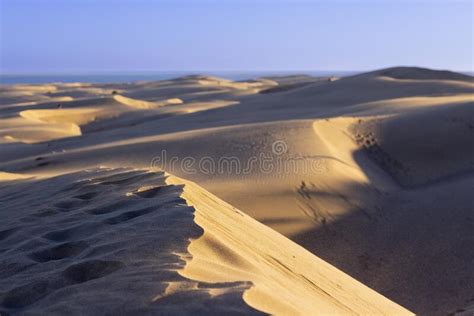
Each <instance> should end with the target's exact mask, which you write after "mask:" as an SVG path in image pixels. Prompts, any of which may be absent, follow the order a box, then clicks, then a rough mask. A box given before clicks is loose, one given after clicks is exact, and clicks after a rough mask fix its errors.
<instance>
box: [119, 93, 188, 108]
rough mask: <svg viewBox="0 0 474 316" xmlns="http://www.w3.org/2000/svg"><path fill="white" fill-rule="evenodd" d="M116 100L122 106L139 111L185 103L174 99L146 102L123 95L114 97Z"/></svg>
mask: <svg viewBox="0 0 474 316" xmlns="http://www.w3.org/2000/svg"><path fill="white" fill-rule="evenodd" d="M114 99H115V100H117V101H118V102H120V103H122V104H125V105H127V106H131V107H134V108H138V109H157V108H160V107H162V106H167V105H177V104H182V103H183V101H182V100H181V99H178V98H172V99H167V100H164V101H158V102H148V101H144V100H137V99H132V98H128V97H124V96H123V95H114Z"/></svg>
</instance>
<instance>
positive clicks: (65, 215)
mask: <svg viewBox="0 0 474 316" xmlns="http://www.w3.org/2000/svg"><path fill="white" fill-rule="evenodd" d="M473 92H474V83H473V80H472V77H469V76H464V75H461V74H456V73H452V72H439V71H433V70H428V69H422V68H406V67H399V68H391V69H384V70H379V71H375V72H370V73H365V74H361V75H356V76H352V77H346V78H312V77H308V76H288V77H275V78H264V79H257V80H253V81H248V82H233V81H229V80H224V79H219V78H214V77H204V76H188V77H183V78H177V79H174V80H165V81H157V82H137V83H126V84H123V83H120V84H118V83H117V84H116V83H110V84H85V83H77V84H48V85H16V86H2V87H1V91H0V104H1V106H0V137H1V140H0V151H1V153H2V154H1V155H0V171H1V173H0V195H1V197H0V201H1V203H2V209H3V213H4V214H3V213H2V218H4V219H5V220H3V221H2V222H1V223H0V267H1V269H0V273H2V277H1V278H0V280H1V281H0V313H26V314H28V313H31V314H37V313H53V314H54V313H58V314H59V313H66V312H67V313H73V314H80V313H99V314H101V313H119V312H124V311H126V312H128V313H133V312H137V313H149V314H157V313H162V314H163V313H164V314H176V313H184V314H186V313H188V314H189V313H193V314H195V313H203V314H208V313H217V314H252V313H255V314H258V313H269V314H277V315H292V314H300V315H310V314H311V315H318V314H324V315H328V314H329V315H347V314H359V315H381V314H386V315H405V314H410V312H409V311H412V312H414V313H417V314H421V315H446V314H448V313H466V311H467V312H468V311H469V310H470V308H471V307H470V306H471V305H472V303H471V302H472V299H474V294H473V293H474V269H473V268H472V267H473V266H474V252H473V249H474V239H473V234H472V232H473V231H474V222H473V221H474V219H473V218H474V217H473V213H472V211H473V209H474V202H473V198H472V192H471V191H472V189H471V188H472V187H474V176H473V175H474V173H473V171H474V155H473V152H472V148H474V128H473V127H474V111H473V109H474V107H473V105H474V104H473V103H474V101H473ZM265 157H267V158H268V157H269V158H271V159H272V166H273V168H274V169H272V170H271V171H270V172H268V170H266V169H265V168H263V167H262V166H261V165H259V164H258V163H256V164H250V165H248V162H249V161H255V160H254V158H256V159H257V162H258V161H261V160H263V158H265ZM190 158H192V159H194V160H195V162H196V164H195V165H194V166H193V168H191V169H189V168H187V169H186V168H183V164H182V163H183V162H186V161H189V159H190ZM222 158H226V159H227V160H226V164H224V165H218V166H217V167H216V168H215V169H214V170H209V165H207V167H206V165H204V166H201V167H199V166H197V162H199V161H202V160H206V159H210V160H211V161H214V162H216V161H220V160H221V159H222ZM229 159H231V160H229ZM232 159H234V160H232ZM208 161H209V160H208ZM229 161H234V162H235V161H237V162H238V164H237V165H232V162H229ZM245 167H248V168H245ZM163 169H164V170H165V171H166V172H168V173H169V174H172V176H168V174H165V173H164V172H163V171H162V170H163ZM211 169H212V168H211ZM84 170H86V171H84ZM178 177H179V178H178ZM184 179H186V180H184ZM224 201H225V202H224ZM12 210H14V211H12ZM356 280H357V281H356ZM98 297H100V299H98ZM118 298H119V299H118ZM402 306H403V307H402Z"/></svg>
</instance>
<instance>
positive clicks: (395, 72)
mask: <svg viewBox="0 0 474 316" xmlns="http://www.w3.org/2000/svg"><path fill="white" fill-rule="evenodd" d="M370 76H374V77H375V76H382V77H390V78H393V79H412V80H455V81H467V82H471V83H472V82H473V81H474V78H473V77H471V76H468V75H464V74H461V73H458V72H453V71H448V70H433V69H426V68H420V67H392V68H387V69H381V70H376V71H372V72H368V73H364V74H361V75H356V76H355V77H359V78H360V77H370Z"/></svg>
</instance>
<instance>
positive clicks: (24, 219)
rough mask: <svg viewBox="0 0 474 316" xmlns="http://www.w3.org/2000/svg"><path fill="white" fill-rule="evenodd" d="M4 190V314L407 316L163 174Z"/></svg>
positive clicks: (124, 174) (108, 173) (102, 172)
mask: <svg viewBox="0 0 474 316" xmlns="http://www.w3.org/2000/svg"><path fill="white" fill-rule="evenodd" d="M0 199H1V201H2V204H3V205H5V206H6V207H7V208H13V207H14V208H15V209H16V212H7V213H6V214H4V215H5V217H4V221H2V224H1V228H0V229H1V231H0V237H1V240H0V251H1V261H0V266H1V267H2V268H1V269H0V271H1V274H2V278H1V281H0V287H1V288H2V292H1V293H0V302H1V303H0V306H1V309H0V310H2V313H4V312H7V313H8V312H21V313H26V314H29V313H34V314H37V313H48V314H52V313H53V314H59V313H62V314H63V313H73V314H84V313H95V314H97V313H145V314H155V313H160V314H163V313H164V314H173V313H206V312H210V311H212V313H223V314H237V313H239V314H240V313H244V314H257V313H258V312H257V310H260V311H264V312H267V313H272V314H276V315H290V314H291V315H307V314H311V313H313V312H315V311H318V313H330V314H344V315H349V314H354V315H359V314H364V315H382V314H383V315H408V314H410V313H409V312H408V311H407V310H405V309H403V308H402V307H400V306H398V305H396V304H395V303H393V302H391V301H389V300H388V299H386V298H384V297H382V296H381V295H379V294H377V293H376V292H374V291H372V290H370V289H369V288H367V287H365V286H364V285H362V284H360V283H359V282H357V281H355V280H354V279H352V278H351V277H349V276H348V275H345V274H344V273H342V272H341V271H339V270H337V269H335V268H334V267H332V266H330V265H329V264H327V263H325V262H324V261H322V260H320V259H318V258H317V257H315V256H314V255H312V254H311V253H309V252H308V251H306V250H304V249H303V248H301V247H300V246H297V245H296V244H294V243H293V242H291V241H290V240H288V239H286V238H285V237H283V236H282V235H280V234H278V233H276V232H275V231H273V230H271V229H269V228H267V227H265V226H264V225H262V224H260V223H258V222H256V221H255V220H253V219H252V218H250V217H248V216H247V215H245V214H243V213H242V212H241V211H239V210H237V209H235V208H233V207H231V206H230V205H228V204H227V203H225V202H223V201H221V200H220V199H218V198H217V197H215V196H213V195H211V194H210V193H208V192H206V191H205V190H203V189H201V188H200V187H198V186H197V185H195V184H192V183H190V182H187V181H183V180H181V179H178V178H174V177H168V176H166V175H165V174H164V173H163V172H146V171H140V170H127V169H99V170H90V171H84V172H79V173H73V174H66V175H63V176H59V177H54V178H50V179H43V180H38V182H36V181H32V180H30V181H20V182H15V183H10V184H9V185H2V186H1V187H0ZM189 240H193V241H191V244H189ZM188 249H189V253H188ZM183 259H184V260H186V264H185V261H183ZM206 281H207V282H212V283H205V282H206ZM242 295H243V298H242ZM117 298H120V299H119V300H117ZM243 300H245V302H244V301H243ZM246 303H247V304H248V305H246ZM249 305H250V306H251V307H253V308H255V309H252V308H251V307H250V306H249Z"/></svg>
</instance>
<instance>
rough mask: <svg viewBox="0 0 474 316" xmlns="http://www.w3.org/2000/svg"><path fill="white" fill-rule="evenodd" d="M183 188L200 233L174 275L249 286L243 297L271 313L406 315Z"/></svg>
mask: <svg viewBox="0 0 474 316" xmlns="http://www.w3.org/2000/svg"><path fill="white" fill-rule="evenodd" d="M166 181H167V183H170V184H173V185H178V184H183V183H184V187H183V194H182V197H183V198H184V199H185V200H186V202H187V203H188V205H191V206H193V207H194V208H195V221H196V223H197V224H198V225H199V226H200V227H201V228H203V229H204V235H203V236H202V237H200V238H199V239H197V240H194V241H192V242H191V244H190V246H189V251H190V253H191V255H192V258H189V259H188V263H187V265H186V266H185V268H184V269H183V270H181V271H180V274H181V275H183V276H186V277H189V278H191V279H197V280H200V281H207V282H236V281H240V282H242V281H247V282H252V287H250V289H248V290H247V291H245V293H244V299H245V301H246V302H247V303H248V304H250V305H251V306H253V307H255V308H257V309H259V310H262V311H264V312H266V313H270V314H273V315H309V314H312V313H314V312H315V311H316V310H317V311H318V313H320V314H331V315H342V314H344V315H360V314H363V315H411V313H410V312H409V311H408V310H406V309H404V308H402V307H401V306H399V305H397V304H395V303H393V302H391V301H390V300H388V299H386V298H385V297H383V296H381V295H380V294H378V293H376V292H375V291H373V290H371V289H369V288H368V287H366V286H364V285H363V284H361V283H359V282H357V281H356V280H354V279H352V278H351V277H350V276H348V275H346V274H344V273H343V272H341V271H339V270H337V269H336V268H334V267H332V266H331V265H329V264H327V263H326V262H324V261H322V260H320V259H319V258H317V257H315V256H314V255H312V254H311V253H309V252H308V251H306V250H305V249H303V248H302V247H300V246H298V245H296V244H294V243H293V242H291V241H290V240H288V239H286V238H285V237H283V236H282V235H280V234H278V233H276V232H275V231H273V230H271V229H269V228H268V227H266V226H264V225H262V224H260V223H258V222H257V221H255V220H253V219H252V218H250V217H249V216H247V215H246V214H244V213H242V212H241V211H239V210H237V209H236V208H234V207H232V206H231V205H229V204H227V203H225V202H224V201H222V200H220V199H219V198H217V197H216V196H214V195H212V194H210V193H209V192H206V191H204V190H202V189H201V188H199V187H198V186H197V185H195V184H193V183H191V182H189V181H185V180H182V179H178V178H176V177H168V178H167V180H166Z"/></svg>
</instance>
